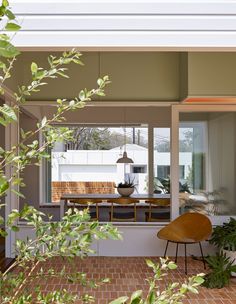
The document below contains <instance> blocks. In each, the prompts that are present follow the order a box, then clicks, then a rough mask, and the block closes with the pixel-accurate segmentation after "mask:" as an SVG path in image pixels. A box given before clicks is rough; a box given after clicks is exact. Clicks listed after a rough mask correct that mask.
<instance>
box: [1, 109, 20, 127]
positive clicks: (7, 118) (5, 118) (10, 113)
mask: <svg viewBox="0 0 236 304" xmlns="http://www.w3.org/2000/svg"><path fill="white" fill-rule="evenodd" d="M0 113H1V114H2V117H0V123H1V124H2V125H4V126H6V125H7V124H9V123H11V122H14V121H17V116H16V113H15V111H14V109H13V108H12V107H10V106H8V105H7V104H4V105H3V106H2V107H0Z"/></svg>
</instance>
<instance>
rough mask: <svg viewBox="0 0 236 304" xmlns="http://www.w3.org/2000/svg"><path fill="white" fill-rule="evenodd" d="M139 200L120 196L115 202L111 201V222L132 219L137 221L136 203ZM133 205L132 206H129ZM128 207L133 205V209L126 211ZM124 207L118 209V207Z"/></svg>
mask: <svg viewBox="0 0 236 304" xmlns="http://www.w3.org/2000/svg"><path fill="white" fill-rule="evenodd" d="M138 202H139V201H138V200H135V199H130V198H123V197H121V198H119V199H118V200H116V201H115V202H111V212H110V220H111V222H114V221H115V222H127V221H132V222H136V220H137V215H136V204H137V203H138ZM129 205H131V206H129ZM126 207H133V211H126V210H125V208H126ZM121 208H122V209H123V210H119V211H117V209H121Z"/></svg>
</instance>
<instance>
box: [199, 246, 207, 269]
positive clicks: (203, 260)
mask: <svg viewBox="0 0 236 304" xmlns="http://www.w3.org/2000/svg"><path fill="white" fill-rule="evenodd" d="M199 246H200V250H201V255H202V262H203V265H204V269H206V263H205V259H204V255H203V251H202V244H201V242H199Z"/></svg>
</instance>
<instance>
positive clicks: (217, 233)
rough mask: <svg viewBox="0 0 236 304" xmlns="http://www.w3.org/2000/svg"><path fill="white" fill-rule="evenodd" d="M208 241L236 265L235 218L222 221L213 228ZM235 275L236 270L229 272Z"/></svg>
mask: <svg viewBox="0 0 236 304" xmlns="http://www.w3.org/2000/svg"><path fill="white" fill-rule="evenodd" d="M210 243H211V244H214V245H215V246H217V247H218V248H219V249H220V250H221V251H223V253H225V255H226V257H229V259H230V260H231V261H232V262H233V265H236V219H234V218H232V217H231V218H230V220H229V222H227V223H223V225H222V226H217V227H215V228H214V229H213V232H212V237H211V239H210ZM231 274H232V275H233V276H236V272H234V273H231Z"/></svg>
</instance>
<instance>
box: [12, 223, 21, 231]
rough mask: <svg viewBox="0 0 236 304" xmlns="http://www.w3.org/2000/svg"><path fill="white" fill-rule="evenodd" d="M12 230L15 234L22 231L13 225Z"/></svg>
mask: <svg viewBox="0 0 236 304" xmlns="http://www.w3.org/2000/svg"><path fill="white" fill-rule="evenodd" d="M11 230H12V231H15V232H18V231H19V230H20V229H19V227H17V226H15V225H13V226H11Z"/></svg>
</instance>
